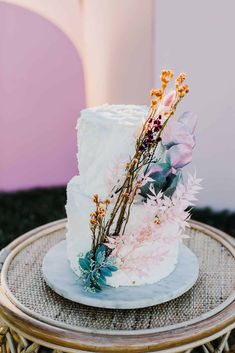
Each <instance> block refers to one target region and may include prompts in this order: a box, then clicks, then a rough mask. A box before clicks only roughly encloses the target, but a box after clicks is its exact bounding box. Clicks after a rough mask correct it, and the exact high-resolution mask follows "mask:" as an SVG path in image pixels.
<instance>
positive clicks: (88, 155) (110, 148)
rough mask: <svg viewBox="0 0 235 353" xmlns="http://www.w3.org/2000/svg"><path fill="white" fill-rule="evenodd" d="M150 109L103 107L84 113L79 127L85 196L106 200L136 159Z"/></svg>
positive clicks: (78, 134)
mask: <svg viewBox="0 0 235 353" xmlns="http://www.w3.org/2000/svg"><path fill="white" fill-rule="evenodd" d="M147 114H148V108H147V107H146V106H137V105H108V104H106V105H102V106H100V107H96V108H89V109H85V110H82V112H81V117H80V118H79V120H78V124H77V139H78V165H79V173H80V185H81V189H82V192H83V193H84V194H85V195H88V196H90V195H92V194H98V195H99V196H100V197H101V198H102V199H103V198H106V197H107V196H108V194H109V192H110V190H111V189H112V188H113V186H114V185H116V182H117V179H118V177H120V173H122V172H123V170H124V169H125V164H126V162H128V161H129V158H130V157H131V156H132V155H133V153H134V149H135V142H136V138H137V136H138V135H139V133H140V130H141V128H142V126H143V123H144V121H145V119H146V117H147Z"/></svg>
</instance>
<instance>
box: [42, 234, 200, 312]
mask: <svg viewBox="0 0 235 353" xmlns="http://www.w3.org/2000/svg"><path fill="white" fill-rule="evenodd" d="M42 271H43V275H44V279H45V281H46V283H47V284H48V285H49V287H51V288H52V289H53V290H54V291H55V292H56V293H57V294H59V295H61V296H62V297H64V298H67V299H70V300H72V301H74V302H77V303H80V304H85V305H89V306H95V307H101V308H108V309H137V308H144V307H147V306H152V305H156V304H160V303H164V302H167V301H169V300H171V299H174V298H177V297H179V296H180V295H182V294H183V293H185V292H186V291H188V290H189V289H190V288H191V287H192V286H193V285H194V283H195V282H196V280H197V278H198V274H199V265H198V260H197V258H196V256H195V255H194V253H193V252H192V251H191V250H189V248H187V247H186V246H185V245H181V246H180V251H179V261H178V264H177V265H176V268H175V270H174V271H173V272H172V273H171V274H170V275H169V276H168V277H166V278H164V279H162V280H161V281H159V282H157V283H155V284H148V285H143V286H133V287H118V288H112V287H107V288H105V289H104V290H103V291H101V292H99V293H95V294H93V293H88V292H86V291H85V290H84V289H83V282H82V280H81V279H79V278H78V277H77V276H76V275H75V273H74V272H73V271H72V270H71V268H70V266H69V262H68V260H67V254H66V241H65V240H63V241H62V242H60V243H58V244H57V245H55V246H54V247H53V248H51V249H50V250H49V251H48V253H47V254H46V256H45V257H44V260H43V264H42Z"/></svg>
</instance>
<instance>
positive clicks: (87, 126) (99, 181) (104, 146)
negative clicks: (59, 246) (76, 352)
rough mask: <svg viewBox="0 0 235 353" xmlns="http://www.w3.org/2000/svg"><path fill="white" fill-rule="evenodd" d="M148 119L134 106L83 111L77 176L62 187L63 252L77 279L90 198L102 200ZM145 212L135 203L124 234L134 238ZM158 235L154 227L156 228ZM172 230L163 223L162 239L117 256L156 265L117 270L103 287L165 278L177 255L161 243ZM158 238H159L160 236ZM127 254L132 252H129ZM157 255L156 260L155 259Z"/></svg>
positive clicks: (87, 244)
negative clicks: (65, 223)
mask: <svg viewBox="0 0 235 353" xmlns="http://www.w3.org/2000/svg"><path fill="white" fill-rule="evenodd" d="M147 115H148V108H147V107H146V106H134V105H103V106H100V107H97V108H89V109H85V110H83V111H82V112H81V117H80V118H79V120H78V124H77V139H78V165H79V171H80V175H79V176H75V177H73V178H72V180H71V181H70V182H69V184H68V187H67V198H68V200H67V205H66V211H67V217H68V232H67V250H68V258H69V261H70V264H71V267H72V269H73V270H74V272H75V273H76V274H77V275H80V267H79V263H78V255H79V254H84V253H85V252H87V251H89V249H90V248H91V236H90V228H89V219H90V214H91V212H92V211H93V208H94V205H93V202H92V195H93V194H95V193H97V194H99V195H100V196H101V198H105V197H106V196H107V195H109V193H110V192H111V189H112V186H113V185H114V184H115V183H116V181H117V180H118V178H120V177H121V176H120V175H118V173H120V172H122V169H123V168H120V167H123V166H125V164H126V162H128V160H129V158H130V156H131V155H132V154H133V151H134V147H135V140H136V137H137V136H138V134H139V132H140V130H141V127H142V125H143V123H144V121H145V119H146V117H147ZM146 212H147V213H148V210H145V205H144V204H143V203H141V202H138V203H136V204H134V205H133V208H132V213H131V217H130V220H129V223H128V225H127V228H126V233H128V234H131V235H133V236H134V235H135V233H136V230H138V228H140V227H142V225H143V224H144V223H145V222H147V219H148V216H149V215H148V214H146ZM159 231H160V229H159ZM178 232H179V229H178V226H177V225H176V224H175V223H173V224H171V225H169V229H168V233H167V234H166V238H164V237H162V236H161V237H159V239H156V240H154V241H153V240H152V239H151V240H149V241H146V242H145V244H144V245H142V246H141V247H140V248H138V249H137V250H136V251H135V252H134V253H133V252H132V253H128V252H129V249H126V253H124V254H119V255H120V256H124V257H125V256H130V260H131V258H132V256H133V258H134V257H137V258H139V257H143V258H144V256H145V254H147V253H148V254H152V255H153V256H154V257H155V261H156V262H157V264H156V266H153V264H152V261H150V266H149V267H148V266H147V265H148V264H147V263H146V268H145V271H143V272H145V273H143V274H142V275H140V274H139V272H140V270H139V271H136V272H128V271H125V269H124V270H121V269H120V270H118V271H117V272H115V273H114V274H113V276H112V277H109V278H108V284H110V285H111V286H114V287H118V286H121V285H126V286H127V285H128V286H130V285H140V284H146V283H154V282H157V281H159V280H160V279H162V278H163V277H166V276H168V275H169V274H170V273H171V272H172V271H173V270H174V268H175V265H176V263H177V255H178V244H179V240H178V239H176V240H175V241H174V242H169V243H168V242H167V240H166V239H168V238H169V237H175V235H176V234H178ZM162 235H163V234H162ZM130 250H132V249H131V248H130ZM160 256H161V261H159V257H160Z"/></svg>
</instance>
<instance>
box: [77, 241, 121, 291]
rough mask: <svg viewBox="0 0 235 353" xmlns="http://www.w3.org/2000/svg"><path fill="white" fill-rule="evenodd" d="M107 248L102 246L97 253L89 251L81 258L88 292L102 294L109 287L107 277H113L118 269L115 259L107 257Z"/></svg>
mask: <svg viewBox="0 0 235 353" xmlns="http://www.w3.org/2000/svg"><path fill="white" fill-rule="evenodd" d="M106 249H107V248H106V246H105V245H104V244H100V245H99V246H98V248H97V250H96V252H95V254H94V253H93V252H92V251H88V252H87V253H86V254H85V256H84V257H80V258H79V260H78V261H79V266H80V269H81V278H82V279H83V282H84V288H85V290H86V291H88V292H96V293H97V292H100V291H101V290H102V287H105V286H106V285H107V280H106V278H107V277H111V276H112V275H113V272H115V271H117V270H118V268H117V267H116V266H115V259H114V258H110V257H108V256H107V251H106Z"/></svg>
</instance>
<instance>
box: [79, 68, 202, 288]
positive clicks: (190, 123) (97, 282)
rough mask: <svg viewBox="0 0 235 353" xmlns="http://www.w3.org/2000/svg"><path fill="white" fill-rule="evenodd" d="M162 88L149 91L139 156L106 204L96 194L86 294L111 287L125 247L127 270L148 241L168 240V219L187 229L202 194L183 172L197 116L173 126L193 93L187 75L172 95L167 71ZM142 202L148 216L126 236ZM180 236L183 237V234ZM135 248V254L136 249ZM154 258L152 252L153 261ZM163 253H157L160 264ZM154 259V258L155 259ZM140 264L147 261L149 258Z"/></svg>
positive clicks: (84, 261) (85, 265) (84, 272)
mask: <svg viewBox="0 0 235 353" xmlns="http://www.w3.org/2000/svg"><path fill="white" fill-rule="evenodd" d="M160 78H161V88H160V89H153V90H152V91H151V93H150V95H151V104H150V109H149V113H148V116H147V117H146V120H145V122H144V124H143V127H142V130H141V132H140V134H139V136H138V138H137V140H136V145H135V152H134V155H133V156H132V157H131V158H130V161H129V162H128V163H127V164H126V165H125V166H124V173H123V178H121V179H120V180H117V183H116V185H114V187H113V189H112V191H111V193H110V195H108V196H107V198H106V199H105V200H101V199H100V198H99V195H94V196H93V198H92V200H93V202H94V212H93V213H91V215H90V229H91V237H92V247H91V250H90V251H89V252H87V253H86V254H85V255H84V256H82V257H80V258H79V265H80V269H81V277H82V279H83V281H84V287H85V289H86V290H87V291H91V292H98V291H100V290H102V288H103V287H105V286H106V284H107V277H110V276H112V275H113V272H115V271H117V270H118V268H119V266H120V258H118V255H119V253H121V252H122V250H123V249H124V248H125V247H126V248H127V247H128V249H129V255H130V256H125V259H124V258H122V261H121V265H122V267H123V268H129V269H130V270H132V269H133V267H134V266H135V261H136V259H135V258H134V257H133V256H131V254H132V253H133V251H134V249H136V248H138V246H141V244H142V242H143V241H144V240H145V239H146V238H150V237H152V238H154V237H156V236H162V237H163V236H166V237H167V231H168V228H167V227H168V223H169V220H173V221H174V222H176V223H177V224H178V225H179V226H180V228H181V229H182V230H184V229H185V227H186V225H187V220H188V219H189V217H190V210H189V207H191V206H192V205H193V202H194V200H195V199H196V198H195V195H196V193H197V192H198V191H199V190H200V188H201V187H200V185H199V184H200V181H201V180H200V179H198V178H196V176H195V175H194V176H192V175H189V176H188V180H187V182H184V181H183V178H182V168H183V167H184V166H185V165H187V164H188V163H189V162H191V159H192V150H193V148H194V145H195V137H194V129H195V125H196V117H195V115H194V114H192V113H184V114H183V115H182V116H181V117H180V118H178V120H176V121H174V124H168V122H169V121H170V120H171V119H172V118H173V116H174V114H175V111H176V108H177V106H178V104H179V103H180V101H181V100H182V99H183V98H184V96H185V95H186V94H187V93H188V92H189V87H188V85H186V84H185V79H186V75H185V74H183V73H182V74H180V75H179V76H178V77H177V78H176V80H175V84H174V88H173V89H171V90H170V91H169V92H166V89H167V87H168V85H169V83H170V81H172V78H173V72H172V71H171V70H163V71H162V73H161V77H160ZM136 202H140V203H141V204H142V206H143V210H144V211H145V213H146V222H145V224H143V228H142V229H141V230H138V231H137V232H136V233H135V234H128V233H126V227H127V224H128V221H129V217H130V214H131V210H132V206H133V204H135V203H136ZM175 236H176V237H177V236H178V237H183V236H184V235H182V232H181V233H180V234H176V235H175ZM132 250H133V251H132ZM153 256H154V255H153V254H151V257H153ZM160 257H161V254H159V253H158V254H156V263H157V261H158V260H159V258H160ZM152 260H153V259H152ZM138 261H143V267H144V262H146V261H148V254H146V256H144V257H143V258H142V259H138Z"/></svg>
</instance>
